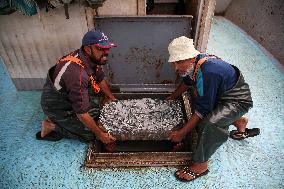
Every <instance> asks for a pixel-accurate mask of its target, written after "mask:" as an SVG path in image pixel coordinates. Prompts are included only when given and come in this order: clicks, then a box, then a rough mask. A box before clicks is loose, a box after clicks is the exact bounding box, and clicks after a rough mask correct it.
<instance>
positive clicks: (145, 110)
mask: <svg viewBox="0 0 284 189" xmlns="http://www.w3.org/2000/svg"><path fill="white" fill-rule="evenodd" d="M100 122H101V123H102V125H103V126H104V127H105V129H106V130H107V131H108V132H110V133H111V134H113V135H114V136H116V137H117V136H119V138H120V139H123V140H137V139H139V140H147V139H156V138H161V137H162V138H165V137H167V136H166V135H168V134H169V132H170V131H171V130H172V129H173V128H174V127H175V126H177V125H179V124H180V123H183V114H182V111H181V103H180V102H179V101H167V100H160V99H151V98H142V99H131V100H119V101H117V102H111V103H109V104H107V105H105V106H104V107H103V109H102V110H101V114H100Z"/></svg>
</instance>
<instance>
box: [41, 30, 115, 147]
mask: <svg viewBox="0 0 284 189" xmlns="http://www.w3.org/2000/svg"><path fill="white" fill-rule="evenodd" d="M112 47H115V45H114V44H113V43H112V42H110V41H109V40H108V37H107V36H106V35H105V34H104V33H103V32H101V31H98V30H95V29H93V30H91V31H88V32H87V33H86V34H85V35H84V37H83V39H82V46H81V48H80V49H78V50H75V51H74V52H71V53H69V54H68V55H66V56H64V57H62V58H61V59H60V60H59V61H58V62H57V64H56V65H54V66H53V67H52V68H50V69H49V71H48V74H47V79H46V83H45V85H44V87H43V92H42V97H41V106H42V109H43V112H44V113H45V115H46V116H47V118H46V119H45V120H43V121H42V127H41V131H40V132H38V133H37V134H36V138H37V139H38V140H49V141H58V140H60V139H62V138H63V137H66V138H76V139H79V140H81V141H85V142H88V141H91V140H94V139H95V138H97V139H98V140H100V141H102V142H103V143H104V144H112V143H113V142H114V141H115V138H114V137H113V136H111V135H110V134H108V133H106V132H105V131H104V130H103V129H102V128H101V127H100V123H99V122H98V121H97V120H98V117H99V105H98V103H97V101H98V100H97V99H96V98H95V94H97V93H100V92H103V93H104V94H105V95H106V96H107V97H108V98H109V99H110V100H113V101H115V100H117V99H116V98H115V97H114V96H113V94H112V92H111V91H110V89H109V87H108V84H107V81H106V79H105V78H104V72H103V71H102V68H101V66H102V65H105V64H106V63H107V57H108V54H109V50H110V48H112Z"/></svg>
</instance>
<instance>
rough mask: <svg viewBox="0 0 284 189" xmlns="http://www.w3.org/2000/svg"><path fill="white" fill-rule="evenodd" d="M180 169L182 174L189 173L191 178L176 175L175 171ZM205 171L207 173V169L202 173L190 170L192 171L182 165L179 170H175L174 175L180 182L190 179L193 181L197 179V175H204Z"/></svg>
mask: <svg viewBox="0 0 284 189" xmlns="http://www.w3.org/2000/svg"><path fill="white" fill-rule="evenodd" d="M181 170H182V173H184V174H187V175H189V176H191V177H192V178H191V179H190V180H187V179H184V178H181V177H179V176H178V175H177V172H179V171H181ZM207 173H209V170H208V169H207V170H206V171H204V172H203V173H199V174H198V173H195V172H192V171H190V170H189V167H187V166H186V167H184V168H182V169H180V170H177V171H176V172H175V177H176V179H177V180H179V181H182V182H190V181H193V180H195V179H197V178H198V177H201V176H204V175H206V174H207Z"/></svg>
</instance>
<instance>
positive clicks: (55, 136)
mask: <svg viewBox="0 0 284 189" xmlns="http://www.w3.org/2000/svg"><path fill="white" fill-rule="evenodd" d="M62 138H63V137H62V136H61V135H60V134H59V133H57V132H55V131H51V132H50V133H48V134H47V135H46V136H45V137H41V132H40V131H39V132H37V134H36V139H37V140H47V141H59V140H61V139H62Z"/></svg>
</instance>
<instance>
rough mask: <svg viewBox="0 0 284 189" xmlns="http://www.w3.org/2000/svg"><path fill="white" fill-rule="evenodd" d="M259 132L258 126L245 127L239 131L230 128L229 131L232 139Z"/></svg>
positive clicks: (239, 138)
mask: <svg viewBox="0 0 284 189" xmlns="http://www.w3.org/2000/svg"><path fill="white" fill-rule="evenodd" d="M259 134H260V129H259V128H252V129H248V128H246V130H245V132H239V131H238V130H232V131H231V132H230V137H231V138H232V139H234V140H243V139H245V138H248V137H254V136H257V135H259Z"/></svg>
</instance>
